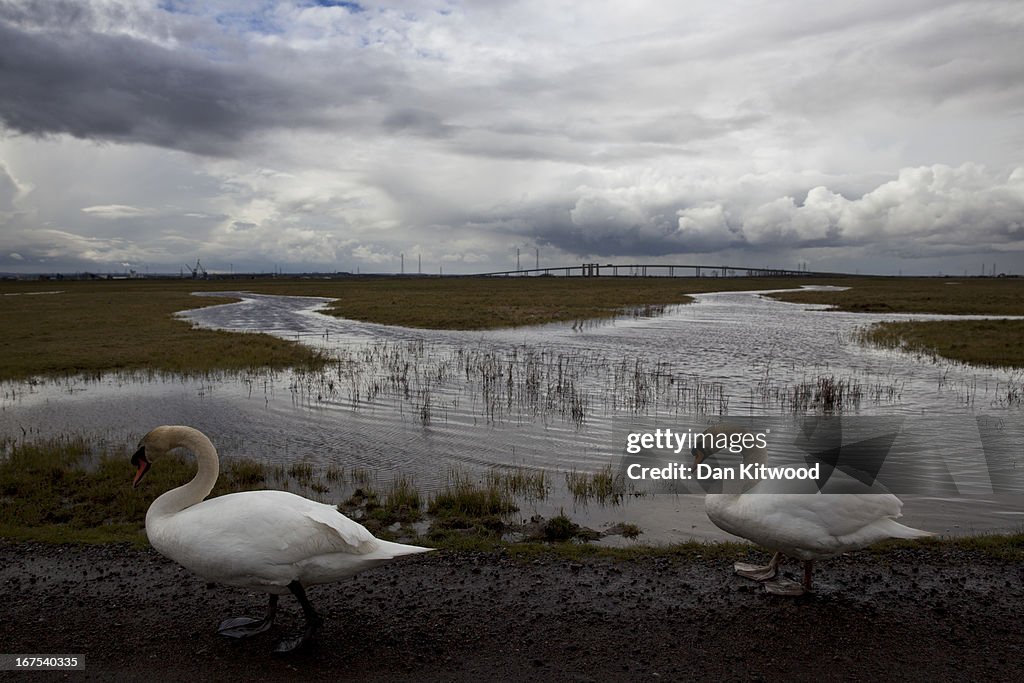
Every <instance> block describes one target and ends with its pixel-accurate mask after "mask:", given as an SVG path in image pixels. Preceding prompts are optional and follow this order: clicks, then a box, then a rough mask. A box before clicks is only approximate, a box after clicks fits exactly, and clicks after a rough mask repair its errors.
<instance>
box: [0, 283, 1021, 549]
mask: <svg viewBox="0 0 1024 683" xmlns="http://www.w3.org/2000/svg"><path fill="white" fill-rule="evenodd" d="M218 296H240V297H242V301H241V302H240V303H236V304H226V305H222V306H212V307H206V308H202V309H197V310H194V311H189V312H186V313H183V314H182V316H183V317H185V318H187V319H188V320H191V321H193V322H194V323H196V324H198V325H201V326H204V327H212V328H219V329H227V330H235V331H259V332H268V333H271V334H274V335H277V336H280V337H282V338H286V339H296V340H299V341H301V342H303V343H306V344H311V345H314V346H317V347H319V348H322V349H324V350H326V351H328V352H330V353H331V354H332V355H333V356H334V357H336V358H337V362H336V363H333V364H331V365H330V366H329V367H328V368H327V369H326V370H325V371H323V372H317V373H309V372H291V371H285V372H272V371H261V372H256V373H250V374H241V375H236V376H227V377H215V378H209V379H181V378H173V377H161V376H151V377H140V376H139V375H129V376H120V375H106V376H103V377H101V378H99V379H94V380H67V381H53V382H42V383H6V384H4V385H2V395H0V431H2V432H3V433H6V434H8V435H10V436H12V437H16V438H21V437H22V436H24V437H26V438H30V439H31V438H35V437H46V436H52V435H58V434H62V433H74V434H82V435H84V436H86V437H88V438H90V439H91V440H94V441H95V442H97V443H100V444H103V443H110V444H116V445H121V444H127V443H134V442H136V441H137V440H138V439H139V438H141V436H142V434H143V433H145V432H146V431H148V429H150V428H151V427H153V426H155V425H157V424H165V423H181V424H190V425H193V426H195V427H197V428H198V429H200V430H202V431H203V432H205V433H207V434H210V435H211V436H212V437H213V438H214V441H215V443H216V445H217V446H218V449H219V450H220V451H221V453H222V455H223V456H224V457H226V458H229V457H231V456H232V455H246V456H250V457H254V458H256V459H259V460H263V461H266V462H268V463H273V464H289V463H291V462H295V461H297V460H302V461H309V462H313V463H319V464H321V465H326V464H333V465H337V466H345V467H349V468H355V467H358V468H362V469H364V470H367V471H370V472H373V473H374V476H376V477H378V478H379V479H380V480H381V481H386V480H387V479H388V478H389V477H391V476H393V475H395V474H396V473H398V472H403V473H405V474H407V475H410V476H412V477H413V478H414V479H415V482H416V485H417V486H418V487H419V488H420V489H421V490H423V491H425V492H430V491H436V490H438V489H439V488H440V487H443V486H444V484H445V483H446V480H447V477H448V473H449V472H450V471H451V470H452V469H453V468H461V469H466V470H468V471H482V470H484V469H486V468H490V467H524V468H528V469H545V470H551V471H555V472H572V471H577V472H597V471H599V470H600V469H601V468H603V467H605V466H607V465H609V464H616V463H617V462H618V459H619V458H620V457H621V455H622V448H623V446H624V444H623V443H621V442H620V441H621V435H620V434H619V432H618V431H617V430H618V429H619V428H620V427H621V423H622V422H623V421H626V422H627V423H628V422H637V423H639V422H643V421H645V420H652V419H654V420H670V421H672V423H673V424H675V425H677V426H681V427H684V428H685V427H691V428H694V429H700V428H703V426H705V425H706V424H707V422H708V420H710V419H713V418H715V417H717V416H719V415H744V416H751V415H769V416H785V415H791V414H798V413H799V414H802V413H808V412H809V413H811V414H817V413H820V412H822V411H826V410H832V411H840V412H842V413H843V414H856V415H876V416H900V417H903V418H905V419H906V424H908V425H910V426H911V427H910V428H911V429H917V430H918V431H920V432H927V431H928V430H927V429H926V428H925V427H924V426H923V425H924V424H925V422H924V421H923V420H921V417H922V416H930V417H931V418H937V419H938V420H939V421H940V422H942V423H945V424H946V425H947V426H948V425H956V424H961V423H962V424H972V423H976V422H977V417H978V416H979V415H985V416H991V418H992V419H994V420H1005V421H1014V422H1015V423H1019V421H1020V416H1021V407H1020V405H1019V403H1013V402H1012V401H1007V400H1006V397H1008V396H1012V395H1013V391H1014V390H1015V389H1016V390H1017V391H1019V390H1020V387H1021V384H1022V377H1021V374H1020V373H1019V372H1017V373H1014V372H1007V371H1000V370H983V369H977V368H971V367H964V366H958V365H955V364H941V365H937V364H933V363H931V362H930V361H925V360H922V359H916V358H913V357H911V356H909V355H907V354H902V353H898V352H893V351H886V350H878V349H870V348H865V347H862V346H860V345H859V344H857V343H856V342H855V341H853V332H854V331H855V330H856V329H857V328H858V327H860V326H863V325H866V324H870V323H871V322H874V321H878V320H883V319H884V320H892V319H911V318H913V319H921V318H940V317H942V316H896V315H887V316H879V315H864V314H847V313H838V312H825V311H822V310H821V308H822V307H819V306H807V305H797V304H787V303H781V302H777V301H774V300H772V299H770V298H767V297H764V296H762V295H761V294H759V293H751V292H730V293H718V294H704V295H697V297H696V299H697V300H696V303H694V304H692V305H688V306H675V307H668V308H666V309H665V310H659V311H652V312H654V313H657V315H655V316H654V317H647V316H643V315H639V316H633V315H630V316H627V317H623V318H619V319H616V320H614V321H607V322H602V323H600V324H587V325H581V324H576V325H571V324H570V325H567V324H553V325H546V326H542V327H534V328H526V329H514V330H497V331H488V332H450V331H424V330H413V329H406V328H396V327H388V326H383V325H375V324H370V323H360V322H355V321H350V320H345V319H340V318H334V317H330V316H326V315H323V314H321V313H318V312H317V309H318V308H320V307H322V306H323V305H324V304H325V303H326V302H327V300H326V299H318V298H311V297H275V296H265V295H254V294H246V293H223V294H218ZM837 402H838V403H837ZM915 425H916V426H915ZM950 429H952V430H953V431H956V430H955V427H950ZM957 433H962V434H969V433H970V432H969V431H963V432H957ZM974 434H975V435H976V434H977V431H976V430H975V431H974ZM922 438H924V441H923V442H922V443H924V444H926V447H923V448H921V456H922V457H928V448H941V447H955V448H965V449H968V450H969V449H970V448H972V447H976V445H977V444H976V443H975V444H972V443H971V439H970V437H965V438H966V442H965V443H963V444H955V443H954V444H952V445H951V444H948V443H946V444H940V443H932V444H931V445H928V444H929V442H928V441H927V434H925V436H923V437H922ZM975 441H976V437H975ZM1009 448H1010V449H1011V450H1012V449H1013V448H1018V449H1020V448H1022V447H1021V445H1020V444H1019V443H1017V442H1013V441H1012V440H1011V443H1010V446H1009ZM1022 462H1024V454H1022ZM555 479H556V480H557V479H558V477H557V476H556V477H555ZM555 488H556V489H558V490H557V491H556V492H555V495H554V496H553V497H551V498H549V499H547V500H544V501H534V502H532V503H526V502H524V503H523V504H522V505H521V508H522V510H521V512H520V514H521V516H522V517H523V518H528V517H529V516H531V515H532V514H537V513H539V514H544V515H547V516H550V515H551V514H557V512H558V511H559V509H560V508H562V507H564V508H565V510H566V512H568V513H569V514H570V515H571V516H573V517H574V518H576V519H579V520H580V521H583V522H585V523H587V524H590V525H591V526H596V527H600V526H601V525H604V524H613V523H615V522H619V521H629V522H632V523H635V524H637V525H639V526H640V527H641V528H642V529H643V530H644V532H645V533H644V535H643V536H642V537H641V539H642V540H644V541H658V540H666V541H667V540H683V539H686V538H691V537H697V538H722V537H724V535H723V534H722V532H720V531H718V530H717V529H716V528H714V527H713V526H712V525H711V524H710V522H708V520H707V518H706V516H705V515H704V513H703V507H702V504H701V501H700V499H699V498H698V497H695V496H643V497H633V496H626V497H625V498H624V499H623V501H622V504H621V505H619V506H615V507H612V506H601V505H596V504H593V503H591V504H589V505H586V506H584V505H582V504H581V503H579V502H578V501H575V500H574V499H573V498H572V496H571V495H569V494H568V492H567V491H566V490H565V489H564V488H563V487H555ZM328 497H329V498H332V497H331V496H328ZM904 499H905V500H906V503H907V504H906V507H905V508H904V512H905V516H906V519H905V521H906V522H907V523H908V524H909V525H911V526H915V527H918V528H925V529H929V530H932V531H936V532H939V533H968V532H972V533H973V532H978V531H983V530H989V529H1003V530H1005V529H1018V528H1020V526H1021V521H1022V520H1024V504H1022V503H1021V500H1020V499H1019V498H1018V497H1005V496H999V497H997V496H994V495H988V496H985V495H983V496H980V497H974V498H970V499H965V498H961V497H941V498H940V497H936V496H930V497H926V496H920V497H917V498H914V497H911V496H904Z"/></svg>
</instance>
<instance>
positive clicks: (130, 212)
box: [82, 204, 153, 219]
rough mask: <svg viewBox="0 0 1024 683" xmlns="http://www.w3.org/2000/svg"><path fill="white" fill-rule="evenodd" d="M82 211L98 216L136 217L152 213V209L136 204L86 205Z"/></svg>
mask: <svg viewBox="0 0 1024 683" xmlns="http://www.w3.org/2000/svg"><path fill="white" fill-rule="evenodd" d="M82 213H87V214H89V215H90V216H97V217H99V218H114V219H116V218H138V217H139V216H149V215H152V213H153V210H152V209H142V208H139V207H137V206H127V205H125V204H101V205H97V206H86V207H84V208H83V209H82Z"/></svg>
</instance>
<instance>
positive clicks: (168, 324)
mask: <svg viewBox="0 0 1024 683" xmlns="http://www.w3.org/2000/svg"><path fill="white" fill-rule="evenodd" d="M949 281H955V282H958V283H959V284H958V285H956V286H949V285H946V282H949ZM810 284H833V285H842V286H848V287H851V289H849V290H847V291H844V292H796V293H785V294H776V295H773V296H776V297H777V298H779V299H783V300H786V301H795V302H809V303H828V304H835V305H837V306H839V307H840V308H841V309H842V310H848V311H859V312H921V313H953V314H965V313H971V314H992V315H1024V278H975V279H971V278H964V279H955V280H950V279H948V278H946V279H943V278H828V279H821V278H803V277H801V278H659V277H651V278H632V277H619V278H563V277H547V278H539V277H538V278H348V279H340V280H330V281H324V280H306V279H271V278H266V279H250V280H220V281H219V280H205V281H199V282H197V281H192V280H172V279H168V280H128V281H123V280H118V281H104V282H84V281H61V282H4V283H0V294H5V295H6V294H26V293H31V292H40V291H59V292H60V293H59V294H54V295H51V296H0V319H2V320H3V321H4V331H3V335H2V336H0V380H10V379H28V378H30V377H34V376H72V375H96V374H98V373H103V372H111V371H127V372H131V371H138V372H156V373H173V374H185V375H204V374H210V373H218V372H225V371H226V372H239V371H244V370H251V369H253V368H268V367H269V368H285V367H300V368H301V367H306V368H319V367H322V366H323V363H324V361H325V358H324V357H323V355H322V354H320V353H319V352H317V351H316V350H314V349H311V348H310V347H307V346H303V345H301V344H298V343H296V342H289V341H284V340H281V339H277V338H274V337H271V336H269V335H263V334H240V333H229V332H217V331H212V330H200V329H193V328H192V326H191V325H190V324H189V323H187V322H185V321H182V320H180V319H177V318H176V317H175V316H174V313H175V312H178V311H182V310H186V309H193V308H200V307H202V306H212V305H218V304H223V303H225V301H226V300H225V299H220V298H217V299H206V298H200V297H194V296H191V292H194V291H236V290H242V289H244V290H247V291H253V292H258V293H264V294H280V295H305V296H324V297H333V298H337V299H338V300H337V301H336V302H334V303H333V304H331V306H330V308H329V309H328V310H327V311H326V312H327V313H329V314H334V315H341V316H344V317H347V318H353V319H356V320H364V321H368V322H376V323H382V324H387V325H404V326H409V327H421V328H432V329H463V330H469V329H489V328H496V327H513V326H520V325H533V324H542V323H549V322H558V321H562V322H575V321H581V320H592V319H600V318H609V317H614V316H617V315H622V314H627V315H629V314H633V313H634V312H636V311H640V314H642V315H656V314H658V313H659V312H660V311H659V307H660V306H662V305H666V304H681V303H687V302H688V301H689V300H690V298H689V295H690V294H695V293H700V292H712V291H737V290H756V289H779V288H794V287H798V286H800V285H810ZM928 324H929V325H930V324H931V323H928ZM935 325H936V330H938V333H939V336H942V328H941V327H938V326H941V325H945V323H944V322H943V323H936V324H935ZM995 325H996V327H1000V328H1002V327H1003V326H1004V324H1003V322H1002V321H1000V322H996V323H995ZM1011 334H1012V333H1010V332H1002V331H1000V332H999V335H1000V337H1001V338H1009V337H1010V336H1011ZM958 338H959V339H961V340H963V341H964V342H965V343H967V344H969V345H972V346H973V344H974V342H975V340H977V339H979V337H978V336H969V337H961V336H959V335H958ZM950 352H953V351H950ZM957 353H959V352H957ZM956 358H957V359H958V360H964V361H965V362H982V363H986V362H990V363H993V364H1003V363H1004V360H1002V359H1001V357H1000V354H995V357H994V358H992V360H985V358H984V357H981V358H980V359H979V360H978V361H974V360H970V357H968V356H959V355H958V356H956ZM1016 358H1018V356H1016V355H1014V356H1012V358H1011V360H1012V361H1013V363H1016V364H1018V365H1019V364H1020V361H1019V360H1013V359H1016ZM433 409H434V404H433V403H432V402H431V403H428V402H426V401H424V402H423V403H422V404H421V416H420V417H421V420H423V421H424V422H428V421H429V420H430V419H432V417H433ZM581 409H583V410H585V409H586V406H585V405H583V404H582V403H579V404H577V405H576V406H575V410H576V411H577V413H578V412H579V411H580V410H581ZM572 410H573V408H572V407H571V406H570V408H569V412H570V414H571V413H572Z"/></svg>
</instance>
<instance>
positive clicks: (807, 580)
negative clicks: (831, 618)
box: [804, 560, 814, 593]
mask: <svg viewBox="0 0 1024 683" xmlns="http://www.w3.org/2000/svg"><path fill="white" fill-rule="evenodd" d="M813 572H814V560H804V590H805V591H807V592H808V593H810V592H811V574H812V573H813Z"/></svg>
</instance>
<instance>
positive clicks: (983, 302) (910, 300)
mask: <svg viewBox="0 0 1024 683" xmlns="http://www.w3.org/2000/svg"><path fill="white" fill-rule="evenodd" d="M828 284H834V285H838V286H842V287H849V289H847V290H844V291H841V292H785V293H779V294H772V295H771V296H772V297H773V298H776V299H779V300H781V301H791V302H794V303H805V304H831V305H833V306H835V307H836V308H838V309H839V310H841V311H850V312H853V313H941V314H948V315H1024V278H894V277H878V278H845V279H844V278H837V279H833V280H829V281H828Z"/></svg>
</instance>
